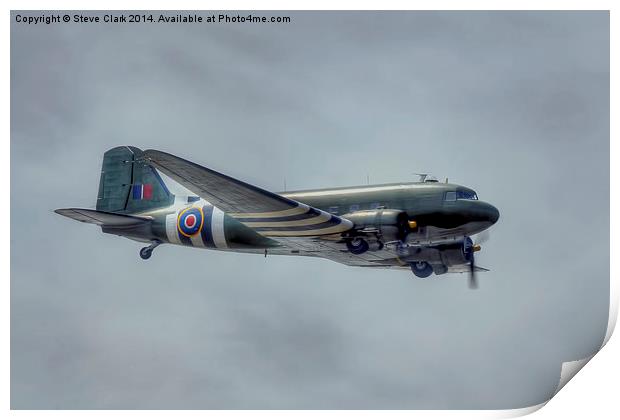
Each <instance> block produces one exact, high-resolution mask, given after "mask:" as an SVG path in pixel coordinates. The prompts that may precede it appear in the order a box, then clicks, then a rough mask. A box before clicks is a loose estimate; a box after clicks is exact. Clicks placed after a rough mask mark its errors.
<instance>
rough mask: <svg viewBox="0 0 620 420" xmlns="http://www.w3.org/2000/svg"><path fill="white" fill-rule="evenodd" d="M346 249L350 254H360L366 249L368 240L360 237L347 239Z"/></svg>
mask: <svg viewBox="0 0 620 420" xmlns="http://www.w3.org/2000/svg"><path fill="white" fill-rule="evenodd" d="M347 249H348V250H349V251H350V252H351V254H355V255H360V254H363V253H364V252H366V251H368V242H366V241H365V240H364V239H362V238H353V239H349V240H348V241H347Z"/></svg>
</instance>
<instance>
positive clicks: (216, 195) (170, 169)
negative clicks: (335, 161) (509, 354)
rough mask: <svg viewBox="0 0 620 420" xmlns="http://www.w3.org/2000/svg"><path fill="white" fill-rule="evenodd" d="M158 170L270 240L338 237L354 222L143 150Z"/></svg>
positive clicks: (185, 161)
mask: <svg viewBox="0 0 620 420" xmlns="http://www.w3.org/2000/svg"><path fill="white" fill-rule="evenodd" d="M144 158H145V159H146V160H147V161H149V163H150V164H151V165H152V166H154V167H155V168H157V169H159V170H160V171H162V172H163V173H164V174H166V175H168V176H169V177H170V178H172V179H174V180H175V181H176V182H178V183H179V184H181V185H183V186H184V187H185V188H187V189H188V190H190V191H192V192H193V193H194V194H197V195H199V196H200V197H202V198H204V199H205V200H207V201H208V202H210V203H211V204H213V205H214V206H216V207H218V208H219V209H221V210H222V211H224V212H226V213H228V214H229V215H230V216H232V217H234V218H236V219H237V220H239V221H240V222H241V223H243V224H245V225H246V226H248V227H251V228H253V229H254V230H256V231H257V232H259V233H260V234H261V235H264V236H269V237H318V236H326V235H337V234H340V233H342V232H345V231H347V230H349V229H351V228H352V227H353V223H352V222H351V221H349V220H347V219H344V218H342V217H338V216H335V215H333V214H330V213H327V212H325V211H323V210H319V209H316V208H313V207H311V206H308V205H306V204H303V203H300V202H297V201H295V200H291V199H289V198H286V197H282V196H281V195H278V194H275V193H272V192H270V191H267V190H264V189H262V188H259V187H255V186H254V185H250V184H248V183H245V182H243V181H239V180H238V179H235V178H232V177H229V176H228V175H224V174H221V173H219V172H216V171H214V170H212V169H209V168H205V167H203V166H200V165H197V164H195V163H193V162H190V161H188V160H185V159H182V158H180V157H177V156H174V155H171V154H169V153H165V152H160V151H159V150H146V151H144Z"/></svg>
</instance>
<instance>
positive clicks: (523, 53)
mask: <svg viewBox="0 0 620 420" xmlns="http://www.w3.org/2000/svg"><path fill="white" fill-rule="evenodd" d="M18 13H20V12H12V14H11V16H12V21H11V407H12V408H13V409H39V408H44V409H55V408H62V409H100V408H101V409H134V408H137V409H160V408H161V409H212V408H213V409H215V408H218V409H233V408H234V409H247V408H254V409H261V408H272V409H315V408H316V409H319V408H320V409H340V408H350V409H381V408H383V409H412V408H416V409H433V408H442V409H490V408H496V409H499V408H519V407H525V406H530V405H533V404H537V403H540V402H542V401H545V400H546V399H548V398H549V397H550V396H551V395H553V393H554V391H555V389H556V386H557V384H558V381H559V376H560V368H561V364H562V362H565V361H569V360H576V359H580V358H583V357H586V356H589V355H590V354H592V353H593V352H595V351H596V350H597V349H598V348H599V347H600V345H601V343H602V340H603V337H604V335H605V330H606V326H607V319H608V306H609V257H610V255H609V248H608V245H609V15H608V13H606V12H393V13H392V12H329V13H326V12H295V13H292V12H291V13H288V12H286V13H281V14H282V15H288V16H291V19H292V22H291V23H288V24H262V25H260V24H228V25H224V24H221V25H217V24H214V25H209V24H195V25H183V24H177V25H174V24H169V25H164V24H134V25H129V24H126V25H111V24H109V25H106V24H99V25H96V24H77V23H69V24H52V25H27V24H22V23H16V22H15V16H16V14H18ZM21 14H22V15H31V16H34V15H39V13H38V12H25V13H24V12H22V13H21ZM88 14H89V15H94V14H93V13H92V12H89V13H88ZM170 14H175V13H174V12H172V13H170ZM204 14H205V15H207V14H208V13H204ZM256 14H257V15H259V14H258V13H256ZM118 145H133V146H137V147H140V148H143V149H146V148H155V149H160V150H164V151H167V152H170V153H172V154H175V155H178V156H182V157H185V158H188V159H190V160H193V161H195V162H197V163H199V164H201V165H204V166H207V167H210V168H213V169H215V170H217V171H220V172H224V173H226V174H228V175H231V176H234V177H236V178H239V179H242V180H244V181H246V182H250V183H252V184H254V185H258V186H260V187H263V188H266V189H269V190H274V191H279V190H282V189H283V184H284V179H286V184H287V187H288V189H291V190H292V189H295V190H297V189H310V188H325V187H332V186H347V185H359V184H365V183H366V179H367V176H368V178H369V179H370V182H371V183H384V182H399V181H412V180H415V179H416V176H415V175H413V173H415V172H429V173H432V174H433V175H435V176H436V177H438V178H439V179H444V178H446V177H448V178H449V179H450V182H454V183H458V184H462V185H467V186H468V187H471V188H473V189H475V190H476V192H477V193H478V196H479V197H480V199H482V200H485V201H488V202H490V203H492V204H494V205H495V206H496V207H497V208H498V209H499V210H500V212H501V218H500V220H499V222H498V223H497V224H496V225H495V226H493V227H492V228H491V232H490V233H491V239H490V240H489V241H488V242H487V243H485V244H484V245H483V250H482V251H481V252H480V253H479V255H477V259H476V261H477V263H478V264H479V265H481V266H483V267H487V268H489V269H490V270H491V271H490V272H488V273H481V274H480V275H479V276H478V277H479V282H480V288H479V289H478V290H475V291H472V290H469V289H468V288H467V278H466V276H465V275H460V274H449V275H443V276H432V277H430V278H427V279H419V278H415V277H414V276H413V275H412V274H411V273H409V272H407V271H400V270H370V269H364V268H354V267H347V266H344V265H339V264H337V263H334V262H331V261H328V260H321V259H313V258H301V257H286V256H282V257H278V256H270V257H268V258H263V256H260V255H245V254H234V253H225V252H218V251H205V250H198V249H189V248H182V247H177V246H173V245H164V246H160V247H159V248H157V250H156V251H155V252H154V254H153V257H152V258H151V259H150V260H148V261H142V260H141V259H140V258H139V256H138V250H139V249H140V247H141V246H142V245H141V244H139V243H136V242H132V241H130V240H127V239H125V238H120V237H116V236H110V235H105V234H103V233H101V232H100V230H99V229H98V228H96V227H94V226H90V225H86V224H81V223H77V222H74V221H72V220H69V219H66V218H63V217H61V216H59V215H57V214H55V213H53V209H55V208H62V207H92V208H94V206H95V201H96V195H97V188H98V179H99V172H100V165H101V159H102V156H103V153H104V152H105V151H106V150H107V149H109V148H112V147H115V146H118Z"/></svg>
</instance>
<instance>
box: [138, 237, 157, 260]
mask: <svg viewBox="0 0 620 420" xmlns="http://www.w3.org/2000/svg"><path fill="white" fill-rule="evenodd" d="M159 245H161V242H159V241H155V242H152V243H151V244H150V245H149V246H145V247H144V248H142V249H141V250H140V258H142V259H143V260H148V259H149V258H151V255H153V250H154V249H155V248H157V247H158V246H159Z"/></svg>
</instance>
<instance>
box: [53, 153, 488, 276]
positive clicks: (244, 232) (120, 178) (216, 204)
mask: <svg viewBox="0 0 620 420" xmlns="http://www.w3.org/2000/svg"><path fill="white" fill-rule="evenodd" d="M158 170H159V171H161V172H163V173H164V174H166V175H167V176H169V177H170V178H172V179H174V180H175V181H177V182H178V183H179V184H181V185H183V186H184V187H185V188H187V189H188V190H190V191H192V192H193V193H194V194H196V195H195V196H187V197H180V196H175V195H173V194H171V193H170V191H169V190H168V188H167V187H166V185H165V183H164V182H163V180H162V178H161V177H160V176H159V173H158ZM56 213H58V214H61V215H63V216H66V217H70V218H72V219H75V220H78V221H80V222H85V223H92V224H96V225H99V226H101V229H102V231H103V232H104V233H110V234H114V235H119V236H124V237H126V238H129V239H133V240H135V241H139V242H146V243H149V244H150V245H148V246H147V247H144V248H142V249H141V250H140V256H141V257H142V258H143V259H145V260H146V259H148V258H150V257H151V254H152V252H153V249H155V248H156V247H157V246H159V245H161V244H163V243H171V244H176V245H185V246H191V247H198V248H207V249H217V250H226V251H235V252H250V253H261V254H263V253H264V254H265V256H267V254H275V255H302V256H313V257H322V258H327V259H330V260H333V261H336V262H339V263H343V264H347V265H352V266H360V267H373V268H405V269H408V270H409V269H410V270H411V271H412V272H413V274H415V275H416V276H418V277H428V276H430V275H431V274H433V273H435V274H445V273H454V272H461V273H462V272H469V273H470V276H469V277H470V286H471V287H476V279H475V272H476V271H487V270H486V269H483V268H480V267H477V266H476V265H475V264H474V252H476V251H479V250H480V245H478V244H474V242H473V241H472V239H471V238H470V236H471V235H474V234H476V233H479V232H482V231H484V230H485V229H487V228H489V227H490V226H491V225H493V224H494V223H495V222H496V221H497V220H498V218H499V212H498V210H497V209H496V208H495V207H493V206H492V205H491V204H488V203H485V202H483V201H480V200H478V197H477V195H476V192H475V191H473V190H471V189H469V188H467V187H463V186H460V185H455V184H448V183H447V182H446V183H439V182H437V181H432V180H425V179H422V182H411V183H400V184H382V185H367V186H359V187H348V188H328V189H321V190H306V191H290V192H284V193H273V192H270V191H266V190H263V189H262V188H259V187H255V186H253V185H250V184H247V183H245V182H243V181H239V180H237V179H234V178H231V177H229V176H227V175H224V174H221V173H219V172H216V171H214V170H212V169H209V168H205V167H203V166H200V165H198V164H195V163H193V162H190V161H187V160H185V159H182V158H179V157H177V156H173V155H171V154H168V153H165V152H160V151H158V150H146V151H142V150H140V149H138V148H136V147H131V146H120V147H116V148H114V149H111V150H108V151H107V152H106V153H105V154H104V157H103V166H102V170H101V178H100V182H99V194H98V196H97V206H96V210H92V209H80V208H67V209H58V210H56Z"/></svg>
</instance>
